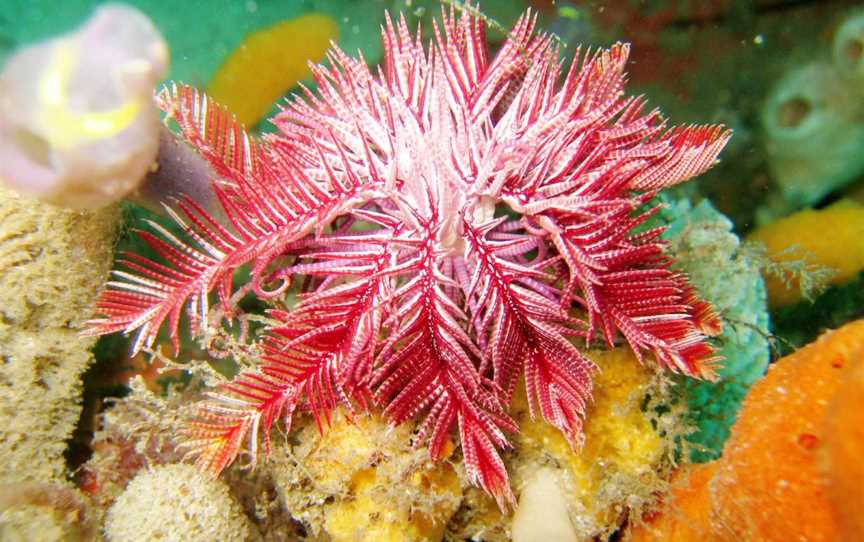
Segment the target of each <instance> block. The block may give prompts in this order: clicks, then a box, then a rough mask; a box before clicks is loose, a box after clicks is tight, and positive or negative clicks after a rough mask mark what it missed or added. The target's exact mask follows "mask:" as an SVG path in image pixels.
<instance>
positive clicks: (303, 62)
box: [207, 13, 338, 126]
mask: <svg viewBox="0 0 864 542" xmlns="http://www.w3.org/2000/svg"><path fill="white" fill-rule="evenodd" d="M337 36H338V28H337V25H336V21H334V20H333V19H331V18H330V17H328V16H327V15H323V14H319V13H310V14H307V15H303V16H300V17H297V18H296V19H289V20H287V21H281V22H279V23H276V24H275V25H273V26H270V27H267V28H264V29H262V30H259V31H257V32H253V33H251V34H249V35H248V36H246V38H244V39H243V42H242V43H241V44H240V46H239V47H237V49H235V50H234V52H233V53H231V54H230V55H229V56H228V58H227V59H225V61H224V62H223V63H222V66H220V67H219V69H218V70H217V72H216V74H215V75H214V76H213V79H211V80H210V84H209V85H208V87H207V92H208V94H210V95H211V96H212V97H213V99H214V100H216V101H217V102H219V103H221V104H224V105H225V106H227V107H228V109H229V110H231V111H232V112H233V113H234V114H235V115H237V119H238V120H239V121H240V122H242V123H243V124H245V125H247V126H253V125H255V124H257V123H258V121H259V120H261V118H262V117H263V116H264V115H266V114H267V112H268V111H270V108H271V107H273V103H274V102H275V101H276V100H278V99H279V98H280V97H281V96H282V95H283V94H285V93H286V92H287V91H288V90H290V89H291V87H293V86H294V85H295V84H297V82H298V81H302V80H303V79H305V78H307V77H309V76H310V72H309V68H308V66H307V62H309V61H313V62H320V61H321V60H323V58H324V53H326V52H327V49H328V47H329V46H330V42H331V41H335V40H336V38H337Z"/></svg>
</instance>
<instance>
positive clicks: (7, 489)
mask: <svg viewBox="0 0 864 542" xmlns="http://www.w3.org/2000/svg"><path fill="white" fill-rule="evenodd" d="M93 519H94V518H93V514H92V513H91V510H90V509H89V507H88V506H87V504H86V503H85V501H84V499H83V498H82V495H81V494H80V493H79V492H78V490H76V489H74V488H71V487H68V486H64V485H62V484H41V483H38V482H23V483H13V484H0V540H2V541H3V542H30V541H36V540H38V541H39V542H85V541H86V542H93V541H96V540H99V538H98V537H97V535H96V532H97V531H96V529H94V528H93V523H94V521H93Z"/></svg>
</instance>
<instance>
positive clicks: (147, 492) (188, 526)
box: [105, 464, 254, 542]
mask: <svg viewBox="0 0 864 542" xmlns="http://www.w3.org/2000/svg"><path fill="white" fill-rule="evenodd" d="M253 534H254V531H253V529H252V526H251V525H250V523H249V519H248V518H247V517H246V516H245V515H244V514H243V511H242V509H241V508H240V505H239V504H238V503H237V501H236V499H235V498H234V496H233V495H232V494H231V491H230V490H229V489H228V486H227V485H226V484H225V483H224V482H222V481H221V480H217V479H213V478H209V477H207V476H205V475H203V474H201V473H200V472H199V471H198V470H197V469H196V468H195V467H193V466H191V465H184V464H175V465H162V466H159V467H156V468H154V469H153V470H151V471H149V472H141V473H140V474H139V475H138V476H136V477H135V479H133V480H132V481H131V482H130V483H129V485H128V486H127V487H126V490H125V491H124V492H123V494H122V495H120V497H119V498H118V499H117V501H116V502H115V503H114V505H113V506H112V507H111V508H110V509H109V510H108V515H107V517H106V519H105V537H106V538H107V539H108V540H109V541H110V542H148V541H156V540H158V541H160V542H169V541H172V540H176V541H178V542H180V541H182V542H198V541H200V542H212V541H215V540H219V541H221V542H242V541H246V540H254V538H253Z"/></svg>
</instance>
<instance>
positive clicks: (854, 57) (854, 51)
mask: <svg viewBox="0 0 864 542" xmlns="http://www.w3.org/2000/svg"><path fill="white" fill-rule="evenodd" d="M843 56H844V57H845V58H846V60H848V61H849V64H857V63H858V62H860V61H861V57H862V56H864V43H862V41H861V40H860V39H851V40H849V41H847V42H846V43H845V44H844V45H843Z"/></svg>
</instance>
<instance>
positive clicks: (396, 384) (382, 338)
mask: <svg viewBox="0 0 864 542" xmlns="http://www.w3.org/2000/svg"><path fill="white" fill-rule="evenodd" d="M476 10H477V8H476V7H472V6H469V7H468V8H466V9H464V10H463V11H462V12H461V14H460V15H457V14H456V13H455V12H454V11H453V10H451V11H449V12H447V11H445V12H444V13H443V18H442V22H441V24H440V25H436V27H435V36H434V39H433V40H432V41H431V42H430V43H429V44H428V45H427V46H426V48H425V49H424V46H423V43H422V42H421V40H420V37H419V36H416V37H412V35H411V34H410V33H409V31H408V29H407V27H406V24H405V22H404V20H400V21H399V22H398V24H394V23H392V22H391V21H390V19H389V18H388V19H387V23H386V27H385V29H384V31H383V41H384V62H383V65H382V66H381V67H380V68H377V69H376V70H375V71H372V70H370V68H369V67H368V66H367V65H366V63H365V62H364V61H363V59H362V58H361V59H354V58H350V57H349V56H347V55H346V54H345V53H343V52H342V51H340V50H339V49H333V50H332V51H331V52H330V53H329V56H328V59H329V67H324V66H316V67H314V68H313V73H314V76H315V79H316V81H317V88H318V90H317V92H316V93H313V92H310V91H306V92H305V96H304V97H298V98H297V99H295V100H293V101H292V102H291V103H290V104H288V105H286V107H285V108H284V110H283V111H282V112H280V113H279V114H278V115H277V116H276V117H275V118H274V119H273V122H274V124H275V125H276V127H277V128H278V129H279V133H277V134H274V135H268V136H264V137H263V138H260V139H257V138H253V137H251V136H248V135H247V134H246V133H245V132H244V131H243V128H242V127H241V126H239V125H238V124H237V123H236V122H235V121H234V119H233V117H232V116H231V115H230V113H229V112H227V111H225V110H224V108H221V107H220V106H218V105H217V104H214V103H213V102H211V101H210V100H208V99H207V98H206V97H205V96H203V95H201V94H199V93H198V92H197V91H195V90H194V89H192V88H190V87H186V86H176V85H174V86H171V87H169V88H166V89H165V90H163V91H162V92H161V93H160V94H159V95H158V96H157V103H158V104H159V106H160V107H161V108H162V109H163V110H164V111H165V112H166V114H167V115H168V116H169V117H171V118H173V119H175V120H176V121H177V123H178V125H179V128H180V131H181V135H182V136H183V137H184V138H185V139H186V140H187V141H188V143H189V145H190V146H191V147H193V148H194V149H195V150H196V151H197V152H198V153H200V155H201V156H202V157H203V158H204V159H206V160H207V161H208V162H209V164H210V165H211V166H212V168H213V171H214V180H213V188H214V190H215V192H216V194H217V196H218V198H219V201H220V202H221V205H222V208H223V210H224V215H225V217H227V219H226V220H224V221H219V220H216V219H215V218H213V217H211V216H209V215H208V214H207V213H206V212H205V211H204V210H203V209H202V208H201V207H200V206H199V205H198V204H196V203H195V201H193V200H192V199H191V198H185V199H181V200H180V201H177V202H176V205H174V209H173V210H171V214H172V216H173V217H174V219H175V220H176V222H177V224H178V225H179V226H180V227H181V228H182V229H183V230H184V231H185V236H183V238H181V237H178V236H176V235H174V234H173V233H171V232H170V231H168V230H166V229H165V228H163V227H161V226H159V225H158V224H155V223H152V224H151V227H152V230H153V231H152V232H151V231H144V232H141V233H140V235H141V237H142V238H143V239H144V240H145V241H146V242H147V243H148V244H149V245H150V246H151V247H152V248H153V249H154V250H155V252H156V253H158V254H159V255H160V256H159V258H158V261H156V260H151V259H148V258H145V257H143V256H141V255H137V254H134V253H132V254H125V256H124V257H123V259H122V260H121V261H120V269H118V270H117V271H115V272H114V276H115V278H114V280H112V281H111V282H109V283H108V286H107V288H106V289H105V291H104V292H103V293H102V295H101V297H100V299H99V302H98V310H99V312H100V314H101V316H99V317H98V318H96V319H94V320H92V321H91V322H90V323H89V326H90V327H89V331H88V332H89V333H91V334H106V333H112V332H117V331H122V332H125V333H136V334H137V337H136V340H135V343H134V347H133V348H134V350H135V351H138V350H140V349H142V348H145V347H150V346H152V344H153V342H154V340H155V339H156V337H157V333H158V331H159V329H160V328H161V327H163V324H167V328H168V331H169V333H170V336H171V337H172V339H173V341H174V345H175V348H178V347H179V340H178V327H179V322H180V317H181V314H182V313H183V312H184V311H185V312H188V315H189V325H190V328H191V332H192V333H193V334H195V333H198V332H200V331H201V328H202V327H203V326H204V325H205V324H203V323H204V322H207V321H208V318H211V316H212V310H211V309H210V303H211V302H212V303H216V304H218V307H217V308H215V309H213V310H217V309H218V310H219V311H220V312H218V313H217V314H224V315H230V314H232V313H233V309H234V307H232V304H233V303H234V300H236V299H238V298H239V297H242V295H244V294H245V293H246V292H250V291H251V292H254V294H255V295H257V296H259V297H262V298H271V299H273V303H274V304H275V305H276V306H279V302H280V300H281V297H280V296H281V294H283V293H284V292H285V290H286V288H288V287H289V284H291V283H292V282H294V283H295V284H302V287H301V294H300V296H299V302H298V303H297V304H296V306H294V307H291V308H289V309H286V310H275V309H274V310H272V311H270V315H271V316H272V317H273V318H274V319H276V320H277V321H278V322H279V323H278V325H275V326H273V327H272V328H271V329H269V330H268V331H267V333H266V337H265V338H264V340H263V344H262V348H263V351H264V352H265V355H264V356H263V357H262V359H261V361H260V365H259V366H257V367H256V368H254V369H251V370H246V371H244V372H241V373H240V374H239V375H238V376H237V377H235V378H234V379H233V381H232V382H230V383H227V384H224V385H223V386H221V388H220V389H218V390H216V391H214V392H212V393H210V394H209V395H208V397H207V398H206V399H204V400H203V401H202V402H201V405H200V409H199V410H198V415H197V417H196V418H195V419H194V420H191V421H190V422H189V426H188V429H187V431H186V432H185V433H184V434H183V435H182V436H181V437H180V438H182V439H183V441H184V442H183V444H184V445H185V446H187V447H188V448H189V449H190V450H191V451H192V453H193V455H195V456H197V461H198V464H199V465H200V466H201V467H202V468H204V469H207V470H209V471H211V472H213V473H218V472H220V471H221V470H222V469H223V468H224V467H225V466H226V465H228V464H229V463H231V462H232V461H233V460H234V459H235V458H236V457H237V456H238V454H240V453H245V454H248V455H249V456H250V457H252V458H254V457H255V455H256V453H257V450H258V446H259V442H260V443H261V445H262V446H263V447H264V448H265V451H267V450H269V431H270V428H271V426H272V425H273V423H275V422H276V421H277V420H280V419H281V420H284V422H285V424H286V425H288V426H290V422H291V418H292V416H293V413H294V412H295V411H296V410H298V409H301V410H305V411H311V412H312V413H313V414H314V415H315V417H316V419H318V420H319V424H321V418H322V417H324V418H325V419H326V415H327V413H328V411H329V409H332V408H334V407H336V406H337V405H339V404H342V405H346V406H348V407H349V408H350V407H351V406H352V405H353V406H354V407H356V406H357V405H360V406H362V407H364V408H365V407H366V406H368V405H369V400H370V399H371V400H372V401H374V403H375V404H377V405H379V406H380V407H381V408H383V411H384V414H385V415H386V416H387V417H388V418H389V420H390V421H391V422H392V423H401V422H404V421H406V420H409V419H418V420H419V425H418V430H417V434H416V441H417V442H418V443H426V444H427V445H428V448H429V452H430V454H431V456H432V457H433V458H440V457H441V455H442V453H443V451H444V449H445V443H446V442H447V441H448V439H449V438H450V435H451V433H452V432H453V430H454V429H457V430H458V436H459V440H460V443H461V449H462V454H463V457H464V464H465V469H466V471H467V473H468V476H469V477H470V479H471V480H472V482H473V483H475V484H477V485H479V486H481V487H482V488H484V489H485V490H486V491H487V492H489V493H490V494H492V495H493V496H494V497H495V498H496V499H497V500H498V503H499V505H500V506H501V507H502V508H506V507H508V506H510V505H511V504H512V503H513V494H512V492H511V490H510V486H509V483H508V478H507V472H506V469H505V466H504V463H503V461H502V459H501V457H500V455H499V453H500V451H501V450H502V449H506V448H508V447H509V443H508V438H507V434H508V433H513V432H515V431H518V428H517V427H516V425H515V423H514V421H513V420H512V419H511V418H510V417H509V416H508V415H507V412H506V409H507V407H508V405H509V403H510V400H511V397H512V395H513V393H514V390H515V388H516V386H517V385H520V382H524V386H525V388H526V390H527V395H528V399H529V403H530V405H531V414H532V415H540V416H542V417H543V418H544V419H545V420H546V421H548V422H549V423H550V424H552V425H554V426H555V427H557V428H559V429H560V430H561V431H562V432H563V434H564V435H566V437H567V438H568V439H569V440H570V442H571V443H572V444H573V445H574V446H577V445H578V443H579V441H580V438H581V436H580V433H581V424H582V418H583V416H584V412H585V404H586V401H587V400H589V399H590V394H591V375H592V371H593V370H594V365H593V363H592V362H591V361H590V360H589V359H587V358H586V357H585V356H584V355H583V354H582V353H581V352H580V346H578V345H584V344H587V343H589V342H590V341H591V340H592V339H597V338H599V339H600V340H603V341H605V342H606V343H608V344H609V345H612V344H614V343H616V342H619V341H624V342H626V343H628V344H629V345H630V347H632V349H633V350H634V351H635V352H636V353H637V355H638V356H639V357H640V359H641V358H642V357H643V356H644V355H645V354H648V355H650V357H651V358H653V360H654V361H655V362H656V363H658V364H659V365H661V366H663V367H666V368H668V369H669V370H671V371H675V372H680V373H684V374H688V375H692V376H696V377H703V378H710V377H712V375H713V368H714V365H715V364H716V362H717V357H716V355H715V353H714V350H713V348H712V347H711V346H710V344H709V342H708V336H710V335H713V334H716V333H718V332H719V328H720V322H719V319H718V318H717V317H716V316H715V315H714V313H713V312H712V310H711V308H710V307H709V306H708V305H707V304H706V303H704V302H702V301H700V300H698V299H697V298H696V297H695V295H694V292H693V289H692V288H691V287H690V285H689V284H688V282H687V279H686V277H685V276H683V275H682V274H680V273H678V272H676V271H674V270H672V269H670V267H669V266H670V264H671V262H670V261H669V259H668V258H667V256H666V255H665V252H664V244H663V241H662V240H661V239H660V235H661V233H662V228H654V229H649V228H645V227H642V228H640V227H639V226H640V225H642V224H643V223H644V222H645V220H646V219H648V218H649V217H650V216H652V214H653V213H654V212H655V211H656V208H652V207H651V205H650V203H649V202H650V201H651V199H652V197H653V196H654V195H655V194H656V192H657V191H658V190H660V189H662V188H664V187H668V186H671V185H674V184H677V183H679V182H682V181H684V180H686V179H688V178H690V177H693V176H694V175H697V174H699V173H701V172H703V171H705V170H706V169H708V168H709V167H711V165H712V164H713V163H714V162H715V161H716V159H717V155H718V153H719V152H720V150H721V149H722V148H723V146H724V145H725V144H726V142H727V140H728V138H729V136H730V133H729V131H728V130H725V129H724V128H722V127H719V126H686V127H672V128H668V127H666V126H665V123H664V121H663V119H662V117H661V116H660V114H659V112H658V111H656V110H652V111H647V112H646V111H645V107H644V100H643V99H642V98H634V97H626V96H625V95H624V91H623V87H624V81H625V75H624V67H625V64H626V62H627V55H628V50H629V48H628V46H627V45H624V44H616V45H614V46H612V47H611V48H610V49H609V50H600V51H596V52H588V53H579V54H577V55H576V58H577V61H576V62H575V63H574V64H573V65H572V66H570V67H569V69H565V68H564V67H563V66H562V65H561V64H560V63H559V62H558V60H557V53H558V52H557V50H556V46H555V45H554V41H553V40H552V39H551V38H550V37H549V36H546V35H542V34H537V33H535V32H534V26H535V18H534V17H532V16H531V14H530V13H527V14H526V15H524V16H523V17H522V18H521V19H520V20H519V21H518V23H517V24H516V26H515V27H514V28H513V29H512V30H511V32H510V33H509V35H508V37H507V40H506V41H505V42H504V44H503V45H502V46H501V48H500V50H499V51H498V52H497V54H495V55H494V57H492V58H491V59H490V58H487V52H486V40H485V37H484V30H483V20H482V19H481V18H480V17H476V16H474V15H472V13H475V12H476ZM247 264H248V265H250V267H251V273H250V277H251V278H250V280H249V283H248V284H247V285H246V286H243V287H242V288H241V289H240V291H239V292H238V291H234V290H233V289H232V276H233V274H234V271H235V270H237V269H238V268H239V267H241V266H244V265H247ZM301 277H302V279H303V280H299V281H298V278H301ZM268 288H269V289H268ZM211 292H215V297H214V299H209V296H210V294H211ZM321 425H322V428H323V424H321Z"/></svg>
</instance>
